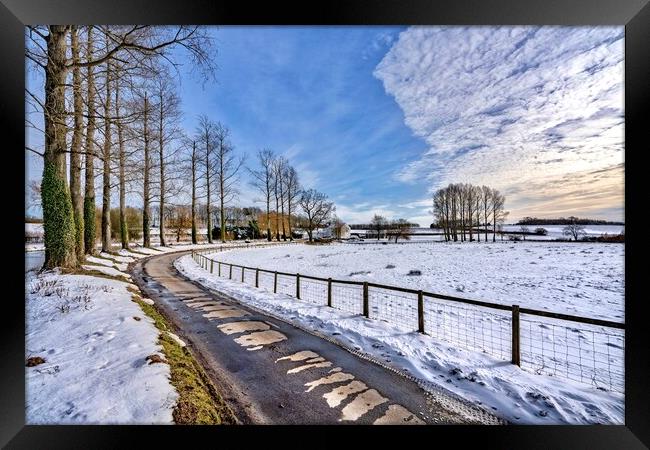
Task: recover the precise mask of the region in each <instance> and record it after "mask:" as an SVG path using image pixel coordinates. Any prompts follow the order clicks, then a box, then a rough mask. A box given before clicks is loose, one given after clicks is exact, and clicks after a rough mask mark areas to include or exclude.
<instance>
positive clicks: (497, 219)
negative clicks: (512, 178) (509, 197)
mask: <svg viewBox="0 0 650 450" xmlns="http://www.w3.org/2000/svg"><path fill="white" fill-rule="evenodd" d="M505 203H506V197H505V196H504V195H502V194H501V193H500V192H499V191H497V190H496V189H492V195H491V205H492V242H496V240H497V237H496V235H497V224H500V223H503V222H504V221H505V219H506V217H508V211H505V210H504V206H505Z"/></svg>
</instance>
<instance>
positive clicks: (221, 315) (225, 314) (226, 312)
mask: <svg viewBox="0 0 650 450" xmlns="http://www.w3.org/2000/svg"><path fill="white" fill-rule="evenodd" d="M246 315H248V313H247V312H246V311H243V310H241V309H237V308H232V309H223V310H220V311H212V312H209V313H207V314H203V317H205V318H206V319H229V318H231V317H241V316H246Z"/></svg>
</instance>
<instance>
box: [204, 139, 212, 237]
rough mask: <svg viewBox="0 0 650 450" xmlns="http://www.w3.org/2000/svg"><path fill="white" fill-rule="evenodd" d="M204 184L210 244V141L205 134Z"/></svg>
mask: <svg viewBox="0 0 650 450" xmlns="http://www.w3.org/2000/svg"><path fill="white" fill-rule="evenodd" d="M205 184H206V188H207V191H208V192H207V194H208V203H207V205H206V210H207V213H208V243H210V244H212V217H210V214H211V211H210V200H211V199H210V143H209V142H208V137H207V135H206V139H205Z"/></svg>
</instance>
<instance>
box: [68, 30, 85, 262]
mask: <svg viewBox="0 0 650 450" xmlns="http://www.w3.org/2000/svg"><path fill="white" fill-rule="evenodd" d="M70 40H71V43H70V48H71V50H72V62H73V63H74V64H75V66H74V67H73V69H72V93H73V98H74V128H73V131H72V143H71V145H70V199H71V201H72V212H73V215H74V223H75V249H76V252H77V259H78V260H80V261H83V259H84V254H85V251H84V208H83V197H82V196H81V143H82V142H81V141H82V140H83V113H84V107H83V100H82V92H81V68H80V67H79V62H80V56H79V53H80V48H79V27H77V26H72V27H71V30H70Z"/></svg>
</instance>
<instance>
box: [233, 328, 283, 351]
mask: <svg viewBox="0 0 650 450" xmlns="http://www.w3.org/2000/svg"><path fill="white" fill-rule="evenodd" d="M286 338H287V337H286V336H285V335H284V334H282V333H279V332H277V331H274V330H267V331H258V332H256V333H251V334H245V335H243V336H240V337H238V338H236V339H235V340H234V341H235V342H236V343H238V344H239V345H241V346H242V347H256V346H260V345H268V344H273V343H274V342H280V341H284V340H285V339H286Z"/></svg>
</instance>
